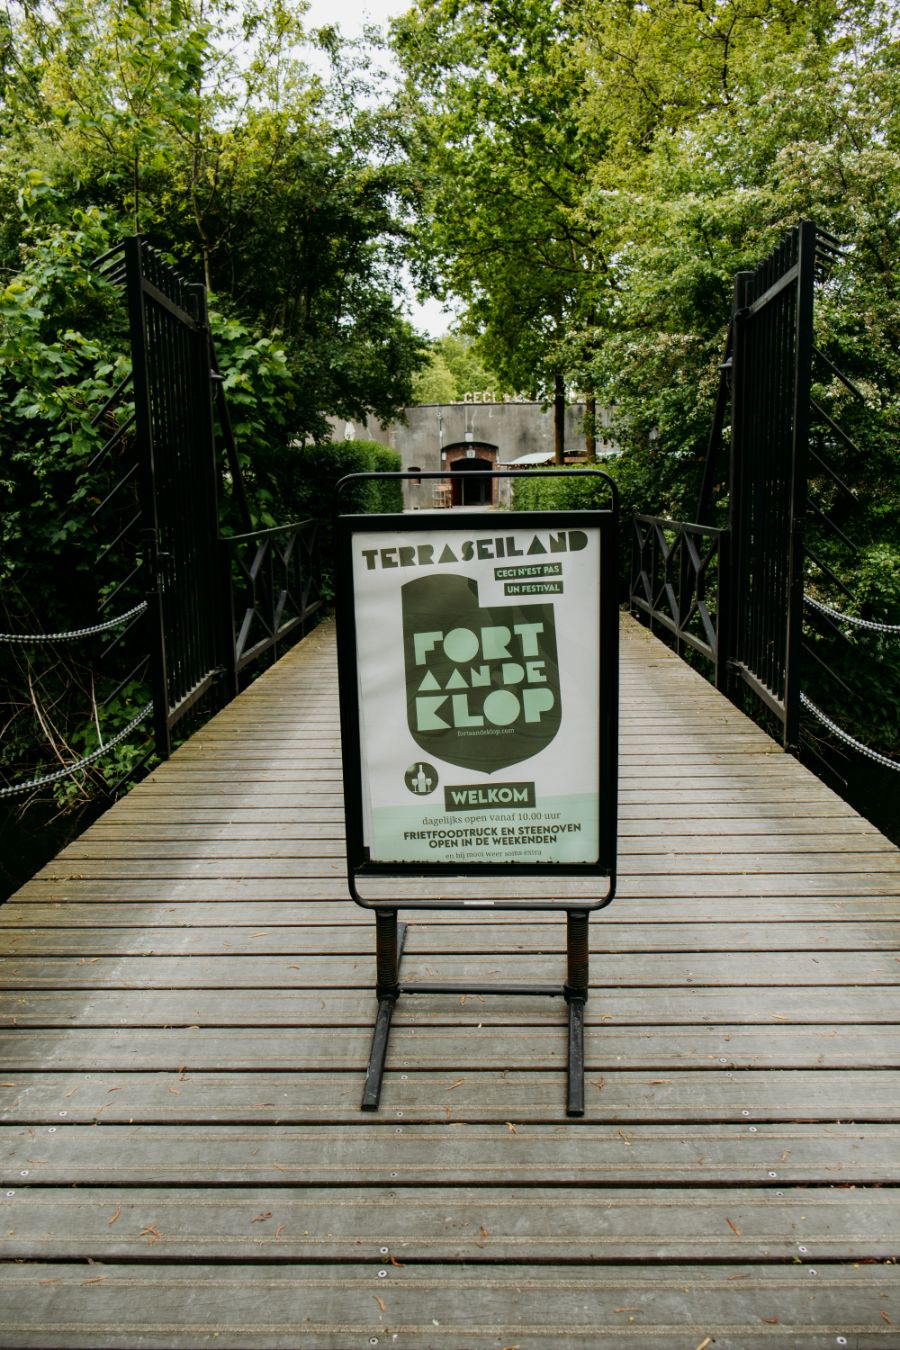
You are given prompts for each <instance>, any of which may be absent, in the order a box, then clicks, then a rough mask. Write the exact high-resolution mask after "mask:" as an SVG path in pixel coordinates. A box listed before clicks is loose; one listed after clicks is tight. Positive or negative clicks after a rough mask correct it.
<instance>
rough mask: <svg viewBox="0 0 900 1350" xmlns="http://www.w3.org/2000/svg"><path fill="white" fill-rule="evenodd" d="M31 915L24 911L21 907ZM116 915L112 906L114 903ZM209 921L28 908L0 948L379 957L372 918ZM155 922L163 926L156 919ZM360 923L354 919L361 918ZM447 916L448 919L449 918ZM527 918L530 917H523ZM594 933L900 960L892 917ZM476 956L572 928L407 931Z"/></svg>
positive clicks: (414, 950) (414, 949) (549, 923)
mask: <svg viewBox="0 0 900 1350" xmlns="http://www.w3.org/2000/svg"><path fill="white" fill-rule="evenodd" d="M23 908H24V907H23ZM110 908H112V907H111V906H110ZM206 911H207V915H208V916H209V917H208V921H207V922H206V924H200V923H198V922H196V918H195V916H192V915H185V916H184V918H183V920H182V922H181V923H179V924H173V922H172V914H171V913H166V912H165V911H160V910H156V911H154V912H153V913H146V912H145V913H142V914H141V915H140V917H139V919H138V920H137V921H136V922H134V923H132V924H130V925H128V924H126V925H124V926H113V925H112V924H110V926H108V927H105V928H104V927H92V928H91V929H90V930H86V929H85V928H82V927H79V926H74V927H64V926H62V925H63V923H64V922H65V921H66V920H68V922H69V923H72V922H73V916H72V915H71V914H68V913H67V912H65V911H64V912H62V913H60V914H58V923H57V924H56V925H53V924H51V925H48V926H44V927H40V928H32V927H31V926H30V924H29V921H28V914H27V910H26V911H25V913H22V912H21V911H20V913H19V915H18V922H19V924H20V925H22V926H21V927H19V928H14V927H13V926H12V925H11V923H9V922H7V923H6V924H4V925H3V929H2V935H0V943H2V947H3V950H4V951H5V953H6V954H7V955H11V956H14V957H17V956H38V955H41V956H87V957H93V956H108V955H111V954H117V955H122V956H125V955H128V956H141V955H144V956H148V955H153V956H173V955H178V956H199V957H202V956H221V955H225V954H237V955H248V954H251V953H252V954H254V955H259V956H274V955H285V954H287V955H290V956H292V957H293V956H295V955H296V954H297V953H298V952H304V953H305V952H309V951H310V950H311V949H312V948H313V947H314V948H315V952H316V955H317V956H326V955H339V954H342V953H349V954H351V955H354V956H359V955H369V954H372V953H373V952H374V950H375V944H374V925H373V924H372V922H371V920H370V919H368V918H367V916H366V915H365V912H364V911H359V919H358V921H357V922H341V923H335V922H333V921H332V923H331V924H330V925H322V929H323V931H321V932H319V931H315V930H316V926H315V925H312V927H313V929H314V931H312V932H311V931H310V925H308V924H307V917H306V915H305V914H304V915H302V916H301V915H299V914H296V913H293V914H291V915H284V916H283V917H282V920H281V922H276V923H275V924H274V925H273V926H271V927H267V928H259V927H252V926H250V925H249V924H247V923H243V924H237V925H232V924H226V925H223V924H221V922H216V921H217V920H219V921H221V918H222V915H221V914H217V913H216V907H215V906H212V905H210V906H207V907H206ZM154 915H155V918H156V922H154V921H153V919H154ZM353 917H354V916H352V915H351V916H349V918H350V919H353ZM446 917H447V916H445V918H446ZM523 917H524V916H523ZM589 931H590V939H591V941H590V947H591V951H592V953H594V954H595V955H596V956H597V958H598V959H599V960H602V959H603V957H604V955H606V954H607V953H616V954H622V953H625V952H631V953H635V954H640V955H644V954H650V953H663V952H693V953H698V952H703V953H707V952H717V953H733V952H753V953H763V952H802V951H805V952H823V951H830V952H852V953H855V952H872V951H886V952H891V953H892V954H893V953H895V952H896V951H897V950H898V949H900V922H893V921H890V920H885V921H884V922H882V923H878V924H856V923H851V922H846V923H831V924H815V925H804V924H801V923H779V924H765V923H745V924H736V923H728V922H722V923H718V924H712V923H704V924H690V923H659V922H657V923H654V924H648V923H634V924H621V923H613V922H612V921H611V920H610V921H607V922H605V923H600V922H598V923H596V924H594V926H593V928H592V929H591V930H589ZM476 948H477V949H478V950H479V951H480V952H482V953H495V952H496V953H499V952H505V953H515V952H531V953H535V952H557V953H559V955H560V956H561V955H562V953H563V952H564V951H565V925H564V923H563V922H561V921H560V920H559V919H556V920H553V919H545V921H544V922H543V923H528V924H525V923H523V922H522V921H521V920H520V921H519V922H515V921H510V922H507V923H503V924H490V925H488V924H468V925H463V924H458V923H457V924H454V923H450V922H446V921H445V922H443V923H411V924H410V925H409V926H408V928H407V937H406V946H405V951H406V953H407V954H408V955H410V956H412V955H435V954H440V955H447V954H450V953H466V952H469V953H470V952H472V951H474V950H475V949H476Z"/></svg>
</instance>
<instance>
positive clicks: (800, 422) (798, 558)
mask: <svg viewBox="0 0 900 1350" xmlns="http://www.w3.org/2000/svg"><path fill="white" fill-rule="evenodd" d="M798 254H799V256H798V263H799V268H798V271H799V275H798V278H797V318H796V337H795V351H794V406H793V436H792V446H791V451H792V454H791V491H790V547H789V555H788V613H787V633H786V646H787V650H786V654H785V693H784V704H785V725H784V746H785V749H786V750H790V751H792V752H793V753H794V754H796V753H798V751H799V748H800V668H799V667H800V648H801V645H802V640H803V552H804V536H805V518H806V481H807V472H808V468H807V461H808V455H809V425H810V406H809V404H810V396H811V385H812V351H813V305H814V296H815V276H816V227H815V225H813V224H812V222H811V221H808V220H804V221H802V222H801V224H800V227H799V238H798Z"/></svg>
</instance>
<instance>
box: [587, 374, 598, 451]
mask: <svg viewBox="0 0 900 1350" xmlns="http://www.w3.org/2000/svg"><path fill="white" fill-rule="evenodd" d="M584 448H585V450H586V452H587V457H588V459H596V458H597V397H596V395H595V394H594V392H593V390H590V389H589V390H588V392H587V395H586V397H585V404H584Z"/></svg>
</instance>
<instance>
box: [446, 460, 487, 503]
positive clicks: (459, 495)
mask: <svg viewBox="0 0 900 1350" xmlns="http://www.w3.org/2000/svg"><path fill="white" fill-rule="evenodd" d="M493 467H494V466H493V464H492V463H491V461H490V460H489V459H478V458H474V459H458V460H457V461H456V463H455V464H453V465H452V472H453V477H452V478H451V479H450V483H451V486H452V488H453V505H454V506H492V505H493V501H494V480H493V478H485V477H482V474H484V473H486V472H489V471H490V470H491V469H492V468H493ZM473 470H474V472H473ZM479 470H480V472H479ZM457 475H459V476H457Z"/></svg>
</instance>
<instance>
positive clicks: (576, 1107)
mask: <svg viewBox="0 0 900 1350" xmlns="http://www.w3.org/2000/svg"><path fill="white" fill-rule="evenodd" d="M566 961H567V966H566V984H565V995H566V1003H567V1004H568V1005H569V1074H568V1096H567V1100H566V1115H568V1116H583V1115H584V1005H585V1003H586V1002H587V996H588V984H589V980H590V947H589V942H588V914H587V913H586V912H585V911H584V910H571V909H570V910H568V911H567V913H566Z"/></svg>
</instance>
